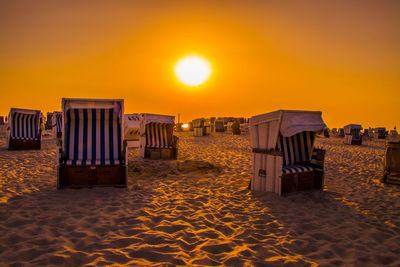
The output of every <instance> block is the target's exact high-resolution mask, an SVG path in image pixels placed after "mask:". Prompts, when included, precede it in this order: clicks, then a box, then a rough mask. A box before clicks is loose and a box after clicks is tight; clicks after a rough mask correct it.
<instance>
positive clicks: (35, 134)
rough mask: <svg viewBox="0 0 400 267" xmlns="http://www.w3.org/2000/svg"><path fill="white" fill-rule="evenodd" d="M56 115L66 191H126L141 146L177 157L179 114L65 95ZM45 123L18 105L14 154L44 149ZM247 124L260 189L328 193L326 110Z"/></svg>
mask: <svg viewBox="0 0 400 267" xmlns="http://www.w3.org/2000/svg"><path fill="white" fill-rule="evenodd" d="M49 117H50V116H48V120H50V121H51V122H50V123H47V124H48V128H51V129H52V130H53V135H54V136H55V137H56V138H58V142H57V147H58V148H57V152H58V165H57V187H58V188H68V187H82V186H90V187H91V186H119V187H125V186H126V185H127V162H128V161H127V152H128V147H138V148H139V155H140V156H141V157H143V158H150V159H176V158H177V152H178V137H176V136H175V135H174V126H175V123H174V120H175V117H174V116H167V115H157V114H124V101H123V100H121V99H75V98H63V99H62V103H61V112H53V113H52V115H51V118H49ZM42 120H43V116H42V114H41V112H40V111H39V110H28V109H17V108H11V110H10V113H9V117H8V127H7V147H8V149H14V150H19V149H40V147H41V138H42V134H41V131H42V129H41V127H40V126H41V124H43V121H42ZM215 121H218V120H214V122H215ZM238 124H239V123H238ZM242 124H245V125H246V128H250V141H251V147H252V152H253V169H252V172H253V175H252V179H251V183H250V186H249V187H250V188H251V189H252V190H254V191H266V192H274V193H277V194H278V195H284V194H287V193H291V192H295V191H302V190H312V189H319V190H321V189H323V187H324V159H325V150H324V149H322V148H317V147H315V146H314V141H315V138H316V136H317V135H318V134H321V133H322V132H323V131H324V130H326V129H327V126H326V125H325V123H324V121H323V119H322V113H321V112H319V111H294V110H278V111H275V112H270V113H266V114H261V115H256V116H253V117H251V118H250V119H249V120H244V121H243V123H242ZM215 125H216V124H215V123H214V127H215V128H216V126H215ZM240 125H241V124H240ZM231 126H232V127H233V124H232V125H231ZM204 127H205V121H202V120H194V121H193V128H194V129H196V128H201V130H199V131H196V130H194V135H195V136H202V135H203V133H204ZM215 128H214V129H215ZM344 130H345V142H346V143H349V144H356V143H357V142H354V140H356V141H357V140H358V139H357V138H358V133H359V131H360V130H361V126H360V125H354V124H351V125H347V126H345V127H344ZM200 131H201V133H200ZM346 136H348V137H346ZM347 139H348V140H350V141H346V140H347ZM360 144H361V142H360ZM399 146H400V144H398V143H392V142H388V144H387V148H386V151H387V153H386V156H385V171H384V173H385V174H384V177H385V179H386V181H391V182H396V181H398V180H400V179H399V177H400V176H399V174H400V171H399V169H398V168H399V164H398V161H396V159H397V160H398V158H399V156H400V154H399V152H400V147H399ZM392 158H393V159H392Z"/></svg>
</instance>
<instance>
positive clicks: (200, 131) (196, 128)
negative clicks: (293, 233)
mask: <svg viewBox="0 0 400 267" xmlns="http://www.w3.org/2000/svg"><path fill="white" fill-rule="evenodd" d="M192 123H193V136H205V135H207V128H206V120H205V119H203V118H201V119H195V120H193V121H192Z"/></svg>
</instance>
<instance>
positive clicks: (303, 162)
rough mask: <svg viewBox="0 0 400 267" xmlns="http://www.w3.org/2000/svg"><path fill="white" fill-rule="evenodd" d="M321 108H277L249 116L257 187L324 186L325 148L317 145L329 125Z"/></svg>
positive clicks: (277, 190) (292, 188)
mask: <svg viewBox="0 0 400 267" xmlns="http://www.w3.org/2000/svg"><path fill="white" fill-rule="evenodd" d="M321 114H322V113H321V112H319V111H294V110H278V111H275V112H270V113H266V114H262V115H257V116H253V117H252V118H251V119H250V141H251V146H252V149H253V150H252V151H253V176H252V179H251V184H250V188H251V190H254V191H266V192H275V193H277V194H278V195H283V194H286V193H290V192H294V191H301V190H310V189H322V188H323V184H324V157H325V150H323V149H317V148H314V140H315V136H316V134H318V133H320V132H321V131H322V130H323V129H324V128H326V125H325V123H324V121H323V120H322V117H321Z"/></svg>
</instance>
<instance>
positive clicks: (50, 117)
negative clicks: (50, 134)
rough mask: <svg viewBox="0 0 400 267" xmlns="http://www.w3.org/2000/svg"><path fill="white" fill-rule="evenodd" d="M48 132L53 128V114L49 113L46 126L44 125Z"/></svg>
mask: <svg viewBox="0 0 400 267" xmlns="http://www.w3.org/2000/svg"><path fill="white" fill-rule="evenodd" d="M44 128H45V129H46V130H51V129H52V128H53V112H47V117H46V124H45V125H44Z"/></svg>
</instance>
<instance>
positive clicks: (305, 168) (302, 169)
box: [282, 165, 314, 174]
mask: <svg viewBox="0 0 400 267" xmlns="http://www.w3.org/2000/svg"><path fill="white" fill-rule="evenodd" d="M312 170H314V168H313V167H310V166H305V165H293V166H286V167H283V168H282V172H283V173H284V174H285V173H295V172H307V171H312Z"/></svg>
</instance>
